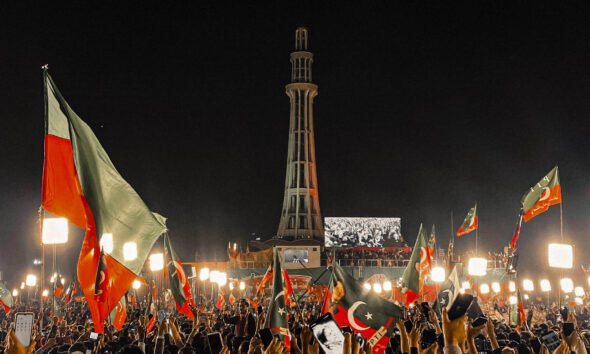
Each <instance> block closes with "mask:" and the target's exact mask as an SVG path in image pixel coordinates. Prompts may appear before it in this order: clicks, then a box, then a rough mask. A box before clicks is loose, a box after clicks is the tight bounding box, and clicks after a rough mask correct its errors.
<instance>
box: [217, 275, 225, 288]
mask: <svg viewBox="0 0 590 354" xmlns="http://www.w3.org/2000/svg"><path fill="white" fill-rule="evenodd" d="M217 284H219V286H225V284H227V273H225V272H220V273H219V278H218V280H217Z"/></svg>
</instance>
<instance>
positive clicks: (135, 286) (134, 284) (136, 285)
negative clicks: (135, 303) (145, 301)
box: [131, 279, 141, 290]
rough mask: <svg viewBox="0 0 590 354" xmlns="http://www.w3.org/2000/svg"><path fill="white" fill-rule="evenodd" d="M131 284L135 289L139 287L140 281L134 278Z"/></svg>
mask: <svg viewBox="0 0 590 354" xmlns="http://www.w3.org/2000/svg"><path fill="white" fill-rule="evenodd" d="M131 286H132V287H133V289H135V290H137V289H139V288H140V287H141V282H140V281H139V280H137V279H135V280H134V281H133V284H132V285H131Z"/></svg>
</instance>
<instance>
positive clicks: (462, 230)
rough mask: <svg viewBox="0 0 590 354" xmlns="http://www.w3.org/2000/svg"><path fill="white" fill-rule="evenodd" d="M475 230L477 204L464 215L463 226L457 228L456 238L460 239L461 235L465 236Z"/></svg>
mask: <svg viewBox="0 0 590 354" xmlns="http://www.w3.org/2000/svg"><path fill="white" fill-rule="evenodd" d="M476 229H477V204H475V206H474V207H473V208H471V209H469V212H468V213H467V215H465V220H464V221H463V224H461V226H459V230H457V236H459V237H461V236H463V235H467V234H468V233H470V232H471V231H473V230H476Z"/></svg>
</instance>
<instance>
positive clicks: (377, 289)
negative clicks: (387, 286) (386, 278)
mask: <svg viewBox="0 0 590 354" xmlns="http://www.w3.org/2000/svg"><path fill="white" fill-rule="evenodd" d="M373 291H374V292H375V294H381V292H383V288H382V287H381V284H379V283H373Z"/></svg>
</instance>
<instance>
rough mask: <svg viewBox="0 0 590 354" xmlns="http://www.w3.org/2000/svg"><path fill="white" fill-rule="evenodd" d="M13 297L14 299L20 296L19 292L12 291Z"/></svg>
mask: <svg viewBox="0 0 590 354" xmlns="http://www.w3.org/2000/svg"><path fill="white" fill-rule="evenodd" d="M12 296H13V297H17V296H18V290H17V289H12Z"/></svg>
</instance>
